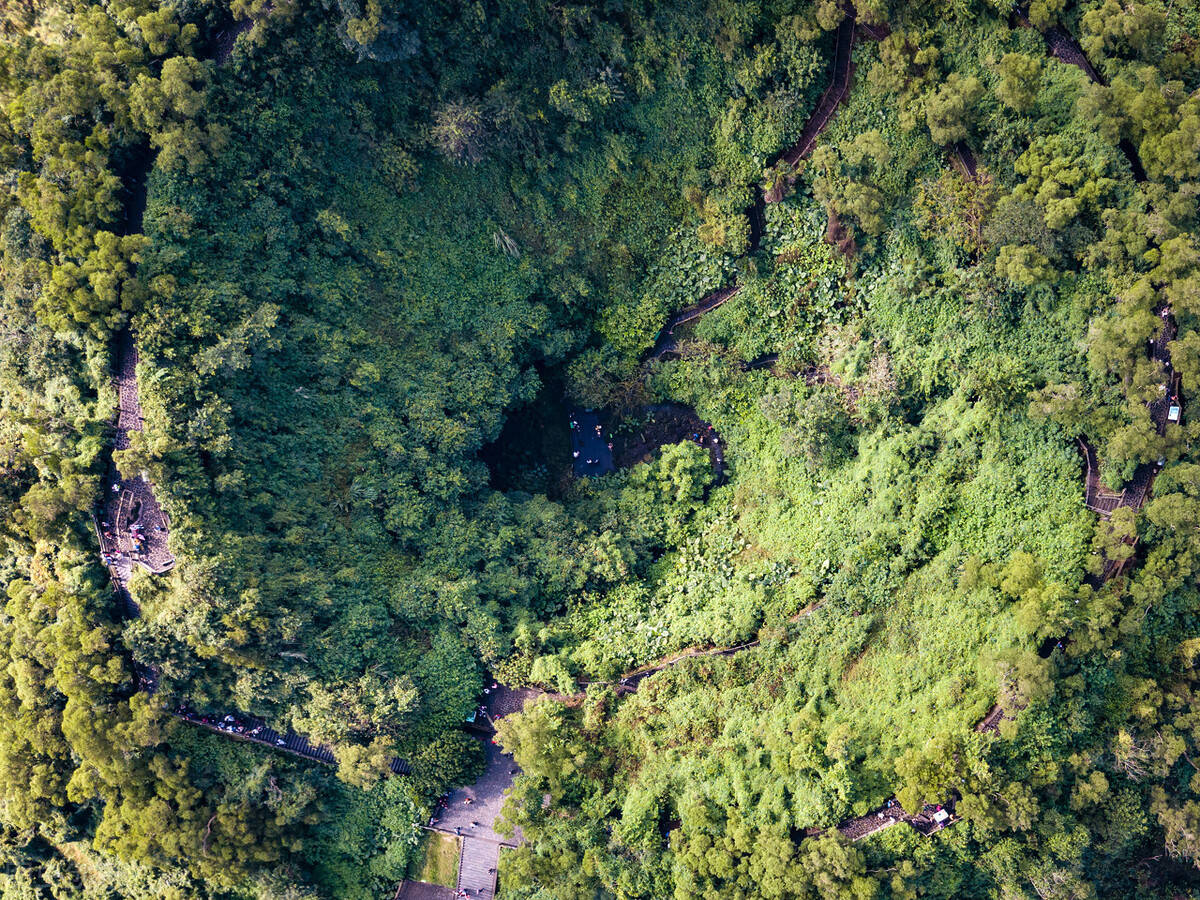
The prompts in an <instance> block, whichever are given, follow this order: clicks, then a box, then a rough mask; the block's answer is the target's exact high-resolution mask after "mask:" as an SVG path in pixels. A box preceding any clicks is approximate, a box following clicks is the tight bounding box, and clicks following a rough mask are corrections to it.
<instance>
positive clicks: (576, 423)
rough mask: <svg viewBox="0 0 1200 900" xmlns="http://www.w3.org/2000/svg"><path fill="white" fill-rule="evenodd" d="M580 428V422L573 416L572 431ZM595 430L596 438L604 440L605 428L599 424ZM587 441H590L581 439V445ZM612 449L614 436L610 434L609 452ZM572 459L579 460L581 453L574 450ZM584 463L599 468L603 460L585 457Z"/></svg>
mask: <svg viewBox="0 0 1200 900" xmlns="http://www.w3.org/2000/svg"><path fill="white" fill-rule="evenodd" d="M588 412H591V410H588ZM578 428H579V420H578V419H576V418H575V417H574V416H572V417H571V430H572V431H576V430H578ZM595 430H596V437H598V438H600V439H601V440H604V427H603V426H602V425H600V424H598V423H597V425H596V426H595ZM586 440H588V439H587V438H583V439H581V443H582V442H584V441H586ZM612 449H613V436H612V434H611V433H610V434H609V435H608V452H609V453H611V452H612ZM571 458H572V459H579V451H578V450H572V451H571ZM583 461H584V462H585V463H586V464H587V465H589V466H598V465H600V463H601V462H602V460H600V459H599V458H593V457H590V456H588V457H585V458H584V460H583Z"/></svg>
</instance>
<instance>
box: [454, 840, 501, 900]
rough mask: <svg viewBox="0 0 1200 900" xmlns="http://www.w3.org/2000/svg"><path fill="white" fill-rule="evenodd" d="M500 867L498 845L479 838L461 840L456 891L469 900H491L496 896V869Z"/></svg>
mask: <svg viewBox="0 0 1200 900" xmlns="http://www.w3.org/2000/svg"><path fill="white" fill-rule="evenodd" d="M499 866H500V845H499V844H497V843H494V842H493V841H485V840H482V839H480V838H470V837H465V838H463V842H462V853H461V854H459V857H458V889H459V890H460V891H464V892H465V893H466V895H467V896H468V897H470V898H471V900H475V898H476V897H480V898H482V900H492V898H493V897H495V896H496V869H497V868H499Z"/></svg>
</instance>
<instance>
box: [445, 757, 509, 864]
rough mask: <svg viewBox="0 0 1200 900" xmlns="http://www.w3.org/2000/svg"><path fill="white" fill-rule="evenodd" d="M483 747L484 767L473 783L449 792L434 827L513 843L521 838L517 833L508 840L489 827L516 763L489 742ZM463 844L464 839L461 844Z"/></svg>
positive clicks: (495, 815) (495, 816) (495, 817)
mask: <svg viewBox="0 0 1200 900" xmlns="http://www.w3.org/2000/svg"><path fill="white" fill-rule="evenodd" d="M484 747H485V748H486V750H485V752H486V754H487V768H486V769H484V772H483V774H482V775H481V776H479V780H478V781H476V782H475V783H474V784H472V785H470V786H468V787H463V788H458V789H457V790H455V791H453V792H452V793H451V794H450V796H449V797H448V798H447V800H446V806H445V808H444V809H442V810H440V811H439V814H438V815H437V816H436V817H435V818H434V820H433V827H434V828H436V829H438V830H439V831H445V832H448V833H450V834H461V835H463V836H464V837H471V838H476V839H478V840H482V841H486V842H489V843H505V844H516V843H518V842H519V841H520V835H517V836H516V839H515V840H511V841H510V840H509V839H508V838H503V837H501V836H500V835H498V834H496V832H495V831H494V830H493V828H492V826H493V825H494V824H495V821H496V819H497V818H498V817H499V815H500V807H501V806H502V805H503V804H504V794H505V792H506V791H507V790H508V789H509V788H510V787H512V783H513V775H514V773H515V771H516V768H517V764H516V763H515V762H513V758H512V757H511V756H509V755H508V754H507V753H505V752H503V751H502V750H501V749H500V748H499V746H497V745H496V744H493V743H492V742H491V741H488V742H487V743H485V744H484ZM476 823H478V824H476ZM466 844H467V842H466V841H463V846H464V847H465V846H466Z"/></svg>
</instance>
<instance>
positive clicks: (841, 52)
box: [766, 4, 858, 203]
mask: <svg viewBox="0 0 1200 900" xmlns="http://www.w3.org/2000/svg"><path fill="white" fill-rule="evenodd" d="M857 21H858V11H857V10H856V9H855V8H854V5H853V4H848V5H847V8H846V15H845V18H843V19H842V22H841V24H840V25H839V26H838V30H837V36H836V38H835V41H834V50H833V61H832V63H830V72H831V75H832V77H831V79H830V82H829V87H827V88H826V89H825V93H824V94H822V95H821V99H820V100H819V101H818V102H817V108H816V109H815V110H814V111H813V114H812V116H810V117H809V120H808V123H807V124H806V125H805V126H804V130H803V131H801V132H800V138H799V140H797V141H796V143H795V144H793V145H792V146H791V147H789V148H788V149H787V150H785V151H784V152H783V155H782V156H781V157H780V159H782V160H783V161H784V162H785V163H787V164H788V165H790V166H795V165H797V164H798V163H799V162H800V160H802V159H803V158H804V157H806V156H808V154H809V153H811V152H812V149H813V147H815V146H816V144H817V138H818V137H820V136H821V132H822V131H824V130H825V129H826V128H828V127H829V123H830V122H832V121H833V117H834V116H836V115H837V111H838V107H839V106H841V105H842V101H843V100H845V99H846V95H847V94H848V93H850V79H851V77H852V76H853V74H854V60H853V52H854V36H855V33H856V31H855V27H854V26H855V24H856V22H857ZM780 199H781V198H780V197H776V196H775V195H774V194H772V196H771V197H767V198H766V200H767V202H768V203H778V202H779V200H780Z"/></svg>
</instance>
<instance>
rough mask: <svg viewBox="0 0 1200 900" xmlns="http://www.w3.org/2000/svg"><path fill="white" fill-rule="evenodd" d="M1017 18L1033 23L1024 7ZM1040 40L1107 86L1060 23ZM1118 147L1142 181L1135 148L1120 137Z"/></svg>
mask: <svg viewBox="0 0 1200 900" xmlns="http://www.w3.org/2000/svg"><path fill="white" fill-rule="evenodd" d="M1016 14H1017V18H1018V19H1019V20H1020V22H1021V24H1022V25H1024V26H1025V27H1026V28H1032V27H1034V26H1033V23H1031V22H1030V21H1029V14H1028V11H1027V10H1026V8H1025V7H1022V6H1017V7H1016ZM1041 34H1042V40H1043V41H1045V43H1046V52H1047V53H1049V54H1050V55H1051V56H1053V57H1054V58H1055V59H1057V60H1060V61H1062V62H1064V63H1066V64H1067V65H1069V66H1074V67H1075V68H1077V69H1079V70H1080V71H1082V72H1083V74H1085V75H1086V76H1087V77H1088V80H1089V81H1091V82H1092V83H1093V84H1099V85H1102V86H1104V87H1107V86H1108V82H1107V81H1106V80H1105V79H1104V76H1103V75H1101V74H1100V73H1099V72H1097V71H1096V69H1095V67H1094V66H1093V65H1092V64H1091V62H1090V61H1089V60H1088V58H1087V54H1086V53H1084V52H1083V48H1082V47H1081V46H1080V45H1079V42H1078V41H1077V40H1075V37H1074V36H1073V35H1072V34H1071V33H1070V32H1069V31H1067V30H1066V29H1065V28H1063V27H1062V26H1061V25H1052V26H1050V27H1049V28H1047V29H1046V30H1045V31H1043V32H1041ZM1117 149H1119V150H1120V151H1121V153H1122V155H1124V157H1125V159H1126V160H1128V161H1129V168H1130V170H1131V171H1132V172H1133V180H1134V181H1137V182H1139V183H1140V182H1143V181H1145V180H1146V170H1145V168H1144V167H1143V166H1142V160H1141V157H1139V156H1138V152H1137V148H1136V147H1134V146H1133V143H1132V142H1131V141H1130V140H1129V139H1128V138H1122V139H1121V140H1120V141H1119V142H1118V143H1117Z"/></svg>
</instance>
